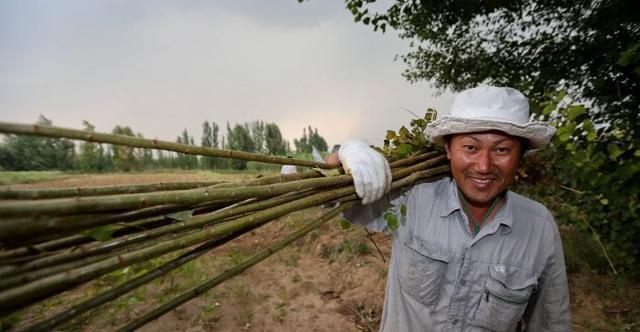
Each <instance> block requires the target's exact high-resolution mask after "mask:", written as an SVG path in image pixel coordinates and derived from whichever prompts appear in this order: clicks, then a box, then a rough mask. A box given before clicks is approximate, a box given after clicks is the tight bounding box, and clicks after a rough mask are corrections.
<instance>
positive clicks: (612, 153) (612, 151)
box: [607, 144, 624, 160]
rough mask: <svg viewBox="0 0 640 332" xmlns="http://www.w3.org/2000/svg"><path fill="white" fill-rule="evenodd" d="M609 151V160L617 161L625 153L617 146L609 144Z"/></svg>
mask: <svg viewBox="0 0 640 332" xmlns="http://www.w3.org/2000/svg"><path fill="white" fill-rule="evenodd" d="M607 151H608V152H609V159H611V160H616V159H618V157H620V155H621V154H622V153H623V152H624V151H622V150H620V148H619V147H618V146H617V145H615V144H609V145H608V146H607Z"/></svg>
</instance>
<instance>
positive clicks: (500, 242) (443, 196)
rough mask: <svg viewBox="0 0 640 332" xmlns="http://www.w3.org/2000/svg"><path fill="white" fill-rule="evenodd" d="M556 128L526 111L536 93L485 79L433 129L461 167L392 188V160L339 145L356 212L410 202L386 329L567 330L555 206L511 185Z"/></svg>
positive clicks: (368, 217)
mask: <svg viewBox="0 0 640 332" xmlns="http://www.w3.org/2000/svg"><path fill="white" fill-rule="evenodd" d="M554 133H555V129H554V128H553V127H551V126H549V125H548V124H546V123H541V122H529V104H528V101H527V99H526V98H525V97H524V96H523V95H522V94H521V93H520V92H518V91H516V90H514V89H511V88H498V87H491V86H480V87H477V88H473V89H469V90H465V91H463V92H461V93H460V94H459V95H457V96H456V97H455V99H454V102H453V104H452V106H451V111H450V114H449V115H448V116H447V117H443V118H441V119H438V120H437V121H435V122H433V123H431V124H429V125H428V127H427V130H426V135H427V136H428V137H429V138H430V139H431V140H432V141H433V142H435V143H436V144H442V145H444V148H445V151H446V154H447V157H448V158H449V160H450V164H451V174H452V175H453V177H452V178H444V179H442V180H439V181H436V182H433V183H425V184H419V185H416V186H414V187H412V188H411V189H410V190H408V191H407V192H405V193H400V192H391V193H389V195H387V197H384V198H381V197H382V196H383V195H384V193H386V192H387V191H388V188H389V183H390V180H391V176H390V171H389V166H388V163H387V162H386V160H384V158H383V157H382V156H381V155H380V154H379V153H377V152H376V151H375V150H373V149H371V148H369V147H368V146H367V144H366V143H364V142H362V141H348V142H346V143H345V144H343V145H342V147H341V148H340V151H339V153H338V156H339V160H340V161H341V162H342V164H343V166H344V167H345V169H348V171H349V172H350V173H351V174H352V175H353V177H354V184H355V186H356V191H357V193H358V195H359V196H360V197H361V198H362V204H361V205H358V206H356V207H355V208H353V209H351V210H350V211H348V212H347V213H346V215H345V216H346V218H347V219H348V220H350V221H351V222H353V223H358V224H362V225H365V226H366V227H368V228H370V229H373V230H387V231H388V229H387V228H386V222H385V220H384V219H383V218H382V215H383V213H384V210H385V205H386V204H387V203H388V202H391V203H392V204H394V205H396V206H398V205H400V204H404V205H405V206H406V207H407V215H406V217H405V218H403V225H402V226H401V227H400V228H399V229H398V230H397V231H395V232H394V233H393V247H392V253H391V262H390V266H389V274H388V277H387V288H386V295H385V304H384V309H383V314H382V322H381V327H380V330H381V331H387V332H400V331H515V330H516V328H517V327H518V326H522V327H524V328H526V330H529V331H570V330H571V317H570V307H569V291H568V286H567V277H566V270H565V265H564V256H563V251H562V244H561V242H560V236H559V233H558V229H557V226H556V224H555V222H554V220H553V217H552V216H551V214H550V213H549V211H548V210H547V209H546V208H545V207H543V206H542V205H540V204H539V203H537V202H535V201H532V200H530V199H527V198H525V197H522V196H520V195H518V194H516V193H513V192H511V191H508V190H507V187H508V185H509V184H510V183H511V181H512V180H513V176H514V174H515V172H516V169H517V166H518V162H519V161H520V159H521V157H522V155H524V154H525V153H532V152H533V151H534V150H535V149H539V148H541V147H543V146H544V145H546V144H547V143H548V142H549V139H550V138H551V136H553V134H554Z"/></svg>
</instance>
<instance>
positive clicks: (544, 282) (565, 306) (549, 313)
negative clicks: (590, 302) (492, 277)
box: [525, 219, 572, 331]
mask: <svg viewBox="0 0 640 332" xmlns="http://www.w3.org/2000/svg"><path fill="white" fill-rule="evenodd" d="M552 223H553V226H554V227H553V231H554V234H553V246H554V247H553V253H552V254H551V256H549V259H548V261H547V265H546V267H545V269H544V271H543V273H542V275H541V277H540V279H539V281H538V288H537V290H536V293H535V298H534V299H533V301H532V302H531V303H530V305H529V308H527V313H526V314H525V322H526V331H571V329H572V326H571V305H570V302H569V286H568V283H567V270H566V268H565V264H564V254H563V250H562V242H561V240H560V233H559V232H558V229H557V227H556V226H555V222H553V219H552Z"/></svg>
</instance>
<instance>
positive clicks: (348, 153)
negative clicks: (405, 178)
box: [338, 140, 391, 204]
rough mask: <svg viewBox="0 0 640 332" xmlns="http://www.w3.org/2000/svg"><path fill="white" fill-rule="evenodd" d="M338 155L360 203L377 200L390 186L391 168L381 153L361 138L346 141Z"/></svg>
mask: <svg viewBox="0 0 640 332" xmlns="http://www.w3.org/2000/svg"><path fill="white" fill-rule="evenodd" d="M338 157H339V159H340V161H341V162H342V167H343V168H344V170H345V172H347V174H351V176H352V177H353V184H354V185H355V187H356V193H357V194H358V196H359V197H360V198H362V204H369V203H372V202H374V201H376V200H378V199H379V198H380V197H382V195H384V194H385V193H386V192H388V191H389V188H390V187H391V169H390V168H389V163H388V162H387V160H386V159H385V158H384V156H383V155H382V154H380V153H379V152H377V151H376V150H374V149H372V148H371V147H369V145H367V143H365V142H364V141H361V140H351V141H347V142H345V143H344V144H342V146H341V147H340V150H339V151H338Z"/></svg>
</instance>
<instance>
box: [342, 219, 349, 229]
mask: <svg viewBox="0 0 640 332" xmlns="http://www.w3.org/2000/svg"><path fill="white" fill-rule="evenodd" d="M340 228H342V229H345V230H347V229H349V228H351V223H350V222H348V221H347V219H340Z"/></svg>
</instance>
